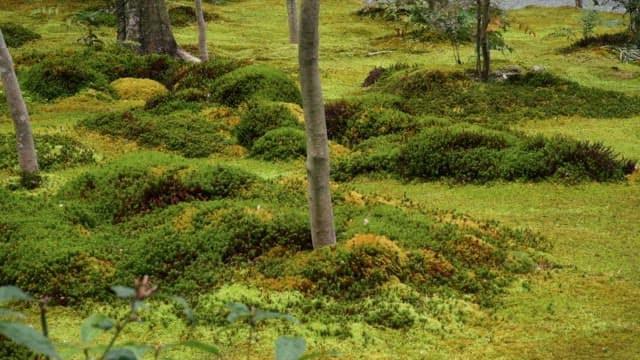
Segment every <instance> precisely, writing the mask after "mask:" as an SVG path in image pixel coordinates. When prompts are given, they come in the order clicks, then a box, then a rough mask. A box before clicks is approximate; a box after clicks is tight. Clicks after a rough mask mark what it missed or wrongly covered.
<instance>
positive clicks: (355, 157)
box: [331, 134, 402, 181]
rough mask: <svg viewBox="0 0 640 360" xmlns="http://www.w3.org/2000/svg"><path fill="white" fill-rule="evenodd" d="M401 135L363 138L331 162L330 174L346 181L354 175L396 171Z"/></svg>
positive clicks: (392, 172) (393, 172)
mask: <svg viewBox="0 0 640 360" xmlns="http://www.w3.org/2000/svg"><path fill="white" fill-rule="evenodd" d="M401 143H402V136H400V135H398V134H394V135H386V136H378V137H373V138H369V139H367V140H364V141H363V142H361V143H360V144H358V145H356V146H355V147H354V148H353V151H352V152H351V153H350V154H349V155H348V156H345V157H343V158H340V159H336V160H335V161H334V162H333V163H332V168H331V175H332V176H333V177H334V179H336V180H338V181H347V180H349V179H351V178H353V177H354V176H356V175H360V174H370V173H382V174H395V173H397V167H398V158H399V156H400V147H401Z"/></svg>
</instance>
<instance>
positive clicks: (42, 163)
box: [0, 134, 95, 171]
mask: <svg viewBox="0 0 640 360" xmlns="http://www.w3.org/2000/svg"><path fill="white" fill-rule="evenodd" d="M34 143H35V146H36V152H37V153H38V165H39V167H40V170H45V171H50V170H60V169H65V168H69V167H72V166H79V165H87V164H93V163H95V154H94V152H93V150H92V149H90V148H88V147H86V146H84V145H83V144H82V143H80V142H78V141H77V140H75V139H74V138H72V137H69V136H66V135H37V134H36V135H34ZM17 166H18V154H17V150H16V137H15V135H14V134H0V169H15V168H16V167H17Z"/></svg>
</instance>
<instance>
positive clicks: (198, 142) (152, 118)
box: [78, 100, 231, 157]
mask: <svg viewBox="0 0 640 360" xmlns="http://www.w3.org/2000/svg"><path fill="white" fill-rule="evenodd" d="M163 106H164V107H162V106H161V107H158V108H154V111H155V112H153V111H152V112H147V111H142V110H133V111H124V112H113V113H106V114H101V115H98V116H95V117H91V118H87V119H84V120H82V121H80V122H79V123H78V126H80V127H83V128H85V129H89V130H93V131H97V132H99V133H101V134H105V135H111V136H120V137H123V138H126V139H130V140H134V141H137V142H138V143H140V144H143V145H146V146H150V147H163V148H166V149H168V150H171V151H175V152H178V153H180V154H182V155H184V156H186V157H206V156H209V155H210V154H212V153H216V152H221V151H222V150H223V149H224V148H225V147H226V146H227V145H229V144H230V141H231V138H230V137H231V135H230V133H229V131H230V125H229V124H227V123H225V122H224V121H220V120H219V119H210V118H208V117H206V116H203V115H202V114H200V113H199V112H198V110H199V109H200V108H201V107H202V105H200V104H197V103H192V102H185V101H182V100H176V101H172V102H168V103H165V104H164V105H163ZM158 113H162V115H163V116H158V115H157V114H158Z"/></svg>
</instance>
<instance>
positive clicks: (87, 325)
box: [80, 314, 116, 343]
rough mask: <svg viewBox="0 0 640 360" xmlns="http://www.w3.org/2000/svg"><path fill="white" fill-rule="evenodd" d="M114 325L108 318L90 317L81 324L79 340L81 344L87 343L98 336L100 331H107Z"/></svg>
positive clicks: (103, 316)
mask: <svg viewBox="0 0 640 360" xmlns="http://www.w3.org/2000/svg"><path fill="white" fill-rule="evenodd" d="M115 325H116V322H115V321H113V319H111V318H110V317H108V316H105V315H100V314H95V315H91V316H89V317H88V318H86V319H85V320H84V321H83V322H82V326H81V327H80V339H82V342H84V343H88V342H89V341H91V340H92V339H93V338H94V337H95V336H96V335H98V333H99V332H100V331H107V330H109V329H111V328H113V327H114V326H115Z"/></svg>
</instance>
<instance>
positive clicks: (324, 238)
mask: <svg viewBox="0 0 640 360" xmlns="http://www.w3.org/2000/svg"><path fill="white" fill-rule="evenodd" d="M319 15H320V0H303V1H302V13H301V16H300V37H299V39H300V44H299V46H298V62H299V65H300V85H301V87H302V104H303V108H304V124H305V130H306V134H307V178H308V182H309V213H310V219H311V239H312V243H313V247H314V248H319V247H322V246H326V245H333V244H335V243H336V234H335V229H334V224H333V208H332V206H331V189H330V187H329V140H328V137H327V124H326V120H325V113H324V101H323V99H322V87H321V84H320V68H319V65H318V52H319V51H318V49H319V42H320V36H319V31H318V25H319Z"/></svg>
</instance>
